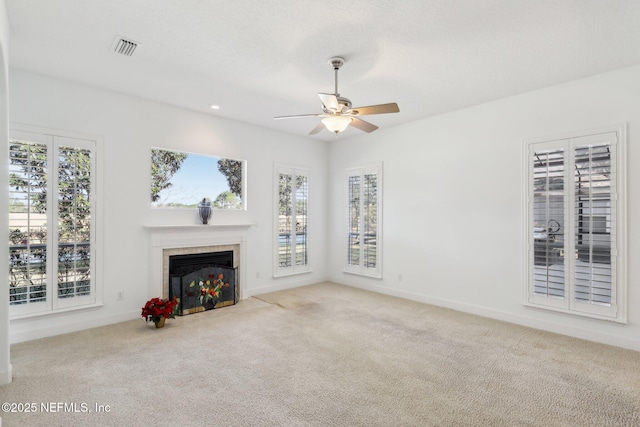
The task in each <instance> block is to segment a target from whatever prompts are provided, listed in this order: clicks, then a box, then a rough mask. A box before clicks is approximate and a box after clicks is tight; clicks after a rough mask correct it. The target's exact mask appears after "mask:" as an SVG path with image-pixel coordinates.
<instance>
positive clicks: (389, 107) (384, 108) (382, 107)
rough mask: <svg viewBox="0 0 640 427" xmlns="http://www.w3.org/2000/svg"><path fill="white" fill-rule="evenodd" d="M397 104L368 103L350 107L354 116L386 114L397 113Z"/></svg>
mask: <svg viewBox="0 0 640 427" xmlns="http://www.w3.org/2000/svg"><path fill="white" fill-rule="evenodd" d="M399 112H400V108H398V104H396V103H395V102H392V103H390V104H379V105H368V106H366V107H356V108H352V109H351V114H353V115H354V116H366V115H368V114H387V113H399Z"/></svg>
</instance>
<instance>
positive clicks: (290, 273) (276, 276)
mask: <svg viewBox="0 0 640 427" xmlns="http://www.w3.org/2000/svg"><path fill="white" fill-rule="evenodd" d="M309 273H311V269H308V270H301V271H286V272H282V273H274V274H273V278H274V279H277V278H280V277H289V276H299V275H301V274H309Z"/></svg>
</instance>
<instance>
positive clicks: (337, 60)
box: [329, 56, 344, 97]
mask: <svg viewBox="0 0 640 427" xmlns="http://www.w3.org/2000/svg"><path fill="white" fill-rule="evenodd" d="M329 65H331V66H332V67H333V71H334V73H335V82H336V86H335V93H334V95H335V96H336V97H339V96H340V94H339V93H338V70H339V69H340V67H342V66H343V65H344V58H341V57H339V56H334V57H333V58H330V59H329Z"/></svg>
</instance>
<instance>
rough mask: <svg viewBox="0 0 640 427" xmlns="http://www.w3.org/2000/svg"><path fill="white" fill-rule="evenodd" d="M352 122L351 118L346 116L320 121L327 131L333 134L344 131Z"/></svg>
mask: <svg viewBox="0 0 640 427" xmlns="http://www.w3.org/2000/svg"><path fill="white" fill-rule="evenodd" d="M352 121H353V118H352V117H347V116H329V117H325V118H324V119H322V120H321V122H322V123H323V124H324V125H325V127H326V128H327V129H328V130H330V131H331V132H335V133H340V132H342V131H344V130H345V129H346V128H347V127H348V126H349V124H350V123H351V122H352Z"/></svg>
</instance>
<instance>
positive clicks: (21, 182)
mask: <svg viewBox="0 0 640 427" xmlns="http://www.w3.org/2000/svg"><path fill="white" fill-rule="evenodd" d="M95 153H96V141H91V140H84V139H76V138H69V137H66V136H57V135H50V134H44V133H38V132H28V131H23V130H12V131H11V135H10V139H9V187H10V188H9V306H10V310H11V314H12V315H13V316H24V315H31V314H34V313H45V312H52V311H56V310H60V309H69V308H70V307H80V306H87V305H92V304H95V303H96V301H97V299H96V281H95V259H94V258H95V257H93V256H92V254H93V253H94V252H95V236H96V221H95V218H96V216H95V198H96V186H95V169H96V159H95V157H96V154H95Z"/></svg>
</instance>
